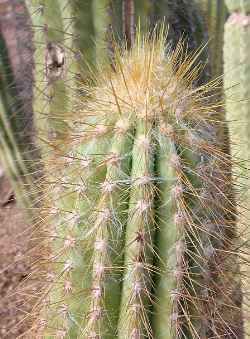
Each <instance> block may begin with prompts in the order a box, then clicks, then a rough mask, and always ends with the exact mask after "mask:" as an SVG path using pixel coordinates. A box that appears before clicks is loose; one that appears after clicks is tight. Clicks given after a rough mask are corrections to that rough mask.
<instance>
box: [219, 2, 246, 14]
mask: <svg viewBox="0 0 250 339" xmlns="http://www.w3.org/2000/svg"><path fill="white" fill-rule="evenodd" d="M225 2H226V5H227V7H228V10H229V11H230V12H234V11H237V12H243V13H245V14H248V13H250V3H249V0H225Z"/></svg>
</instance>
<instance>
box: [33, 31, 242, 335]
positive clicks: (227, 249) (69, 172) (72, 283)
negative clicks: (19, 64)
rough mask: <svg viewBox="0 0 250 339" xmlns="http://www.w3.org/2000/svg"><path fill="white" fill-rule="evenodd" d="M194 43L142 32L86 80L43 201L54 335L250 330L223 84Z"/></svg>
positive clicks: (47, 326)
mask: <svg viewBox="0 0 250 339" xmlns="http://www.w3.org/2000/svg"><path fill="white" fill-rule="evenodd" d="M183 48H184V47H183V43H180V44H179V45H178V47H177V49H175V50H174V51H172V52H171V51H170V48H168V47H166V46H165V35H164V33H163V32H162V31H161V32H160V33H159V34H157V33H155V34H153V36H151V38H149V37H147V38H142V37H140V36H138V37H137V40H136V42H135V45H134V46H133V48H132V50H131V51H126V50H123V51H122V52H119V49H118V48H117V50H115V56H116V57H115V63H114V64H113V65H112V66H107V68H106V69H103V70H102V73H100V74H98V77H96V81H95V85H94V86H93V87H90V86H88V85H83V86H82V88H81V90H82V91H83V92H84V93H85V94H86V96H85V97H83V99H81V98H79V99H78V100H77V102H76V105H75V111H74V112H75V117H77V118H76V119H75V120H74V130H73V131H72V135H71V138H70V139H69V140H68V142H69V145H68V147H67V148H66V150H65V153H63V154H61V158H59V159H58V162H59V161H60V164H61V167H60V171H58V173H57V174H58V175H57V179H56V180H54V181H53V182H51V184H50V189H49V190H48V191H49V192H50V193H49V194H48V198H47V201H46V200H45V201H46V205H45V206H44V213H45V214H44V218H43V221H44V227H45V234H48V235H49V237H48V244H47V246H48V247H47V248H48V251H49V252H48V253H49V256H48V259H47V260H46V263H44V266H43V269H45V271H44V274H45V276H46V279H47V280H46V281H47V283H46V291H45V294H44V299H43V303H40V304H39V306H38V312H39V313H40V317H39V322H38V323H37V325H36V330H37V331H38V334H37V335H39V336H41V337H43V338H51V337H58V338H66V337H69V338H77V337H81V338H89V339H90V338H116V337H117V338H120V339H123V338H134V339H137V338H144V337H148V338H208V337H209V338H212V337H216V336H217V337H220V338H222V337H228V338H234V337H237V338H243V331H242V317H241V311H240V310H241V286H240V282H239V268H238V260H237V247H238V241H237V232H236V228H235V214H236V212H235V204H234V193H233V187H232V183H231V171H230V169H231V162H230V157H229V154H228V152H227V150H225V143H226V142H227V141H226V140H225V139H224V138H222V136H221V130H222V134H223V129H222V127H221V122H220V118H219V114H218V112H217V105H218V104H216V103H214V102H213V103H209V100H208V98H209V97H210V95H211V93H213V87H214V86H216V84H215V83H212V84H210V85H206V86H201V87H199V88H196V87H195V86H194V84H195V83H196V79H197V77H198V73H199V72H200V68H199V66H196V67H195V68H193V63H194V60H195V58H196V57H197V55H196V54H193V55H190V56H186V57H185V58H184V62H183V63H181V64H180V63H179V62H178V59H179V58H180V57H181V56H182V53H183ZM166 51H168V52H166ZM41 213H42V212H41ZM48 214H49V216H48ZM51 225H53V227H52V228H51ZM46 231H47V232H46ZM232 267H233V270H232ZM46 272H47V273H46Z"/></svg>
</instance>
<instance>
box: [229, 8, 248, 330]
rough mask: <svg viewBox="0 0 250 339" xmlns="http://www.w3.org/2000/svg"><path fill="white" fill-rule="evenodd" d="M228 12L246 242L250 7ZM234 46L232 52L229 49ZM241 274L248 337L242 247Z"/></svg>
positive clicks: (232, 111)
mask: <svg viewBox="0 0 250 339" xmlns="http://www.w3.org/2000/svg"><path fill="white" fill-rule="evenodd" d="M226 4H227V6H228V9H229V10H230V11H232V12H231V14H230V16H229V18H228V20H227V22H226V24H225V39H224V40H225V43H224V74H225V75H224V87H225V95H226V111H227V119H228V121H229V132H230V137H231V144H232V156H233V159H234V162H235V164H236V165H235V166H234V167H233V174H234V180H235V181H236V185H237V187H239V189H240V195H239V196H238V201H237V202H238V206H239V207H238V209H239V215H240V218H239V228H240V231H241V233H242V237H243V239H244V240H245V242H246V241H247V239H248V236H249V234H248V231H247V221H248V218H249V212H248V201H249V192H248V189H247V187H248V179H247V178H248V166H247V165H246V163H248V161H249V159H250V156H249V146H250V143H249V102H248V100H249V95H250V91H249V69H250V68H249V67H250V64H249V60H248V50H249V48H250V46H249V36H250V35H249V34H250V16H249V7H248V6H249V5H248V3H247V2H245V1H241V2H237V1H226ZM232 44H233V46H234V48H233V49H232V48H231V46H232ZM242 251H243V252H244V255H243V256H242V265H241V273H242V277H243V279H242V280H243V282H242V289H243V305H244V308H243V312H244V320H245V332H246V336H249V333H250V325H249V316H248V315H249V307H248V304H249V300H248V299H249V297H248V295H249V278H248V277H249V265H248V263H247V261H248V253H249V249H248V248H247V246H246V247H243V250H242Z"/></svg>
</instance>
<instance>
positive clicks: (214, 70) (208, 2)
mask: <svg viewBox="0 0 250 339" xmlns="http://www.w3.org/2000/svg"><path fill="white" fill-rule="evenodd" d="M197 3H198V4H199V5H200V7H201V9H202V12H203V16H204V18H205V21H206V24H207V27H208V31H209V38H210V41H209V43H208V44H209V50H210V57H211V60H210V63H211V75H212V77H220V76H221V75H222V73H223V55H222V54H223V36H224V24H225V21H226V17H227V14H228V13H227V7H226V5H225V3H224V0H215V1H213V0H203V1H201V2H200V1H198V0H197Z"/></svg>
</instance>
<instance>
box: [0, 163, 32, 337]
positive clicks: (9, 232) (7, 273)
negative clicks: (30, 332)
mask: <svg viewBox="0 0 250 339" xmlns="http://www.w3.org/2000/svg"><path fill="white" fill-rule="evenodd" d="M0 172H1V173H0V338H1V339H2V338H3V339H16V338H18V337H19V336H20V335H21V334H22V333H23V332H24V331H25V329H26V325H25V323H24V322H22V321H21V320H22V318H23V316H24V314H25V312H29V306H28V304H27V296H25V295H24V294H23V293H19V291H18V286H19V284H20V283H21V282H22V281H24V279H25V278H26V277H27V274H29V271H30V268H29V264H28V260H27V259H24V255H25V253H26V251H27V241H28V233H27V232H25V231H26V230H27V223H25V221H24V219H25V218H24V213H23V211H22V210H21V208H18V207H17V204H16V201H15V198H14V196H13V191H12V188H11V186H10V183H9V181H8V180H7V178H6V177H5V175H4V174H3V172H2V171H1V168H0ZM28 294H29V293H28Z"/></svg>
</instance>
